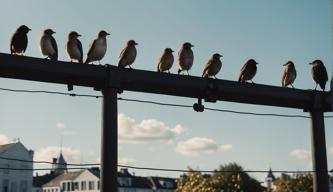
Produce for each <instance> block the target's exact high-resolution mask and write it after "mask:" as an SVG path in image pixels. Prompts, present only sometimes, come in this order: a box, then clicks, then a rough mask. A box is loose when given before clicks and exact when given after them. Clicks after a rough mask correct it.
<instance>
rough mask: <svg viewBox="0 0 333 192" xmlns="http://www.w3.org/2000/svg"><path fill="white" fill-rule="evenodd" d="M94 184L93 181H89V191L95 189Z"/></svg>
mask: <svg viewBox="0 0 333 192" xmlns="http://www.w3.org/2000/svg"><path fill="white" fill-rule="evenodd" d="M94 184H95V182H94V181H89V190H94V189H95V185H94Z"/></svg>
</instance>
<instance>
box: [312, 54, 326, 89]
mask: <svg viewBox="0 0 333 192" xmlns="http://www.w3.org/2000/svg"><path fill="white" fill-rule="evenodd" d="M309 64H310V65H312V71H311V72H312V79H313V80H314V81H315V82H316V87H315V90H317V86H318V84H319V85H320V87H321V89H322V90H323V91H325V86H326V82H327V81H328V75H327V71H326V68H325V65H324V63H323V62H322V61H321V60H314V61H313V62H311V63H309Z"/></svg>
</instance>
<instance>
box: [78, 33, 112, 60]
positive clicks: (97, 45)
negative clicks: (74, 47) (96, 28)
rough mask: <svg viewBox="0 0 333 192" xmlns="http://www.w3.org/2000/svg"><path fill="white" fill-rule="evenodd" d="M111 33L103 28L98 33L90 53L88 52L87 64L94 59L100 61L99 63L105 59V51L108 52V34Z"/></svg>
mask: <svg viewBox="0 0 333 192" xmlns="http://www.w3.org/2000/svg"><path fill="white" fill-rule="evenodd" d="M108 35H110V34H109V33H107V32H106V31H104V30H102V31H100V32H99V33H98V37H97V39H95V40H94V41H93V43H92V44H91V45H90V48H89V51H88V54H87V60H86V61H85V62H84V63H86V64H88V63H90V62H94V61H98V63H99V64H101V63H100V60H102V59H103V57H104V55H105V53H106V48H107V44H106V36H108Z"/></svg>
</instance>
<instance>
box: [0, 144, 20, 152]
mask: <svg viewBox="0 0 333 192" xmlns="http://www.w3.org/2000/svg"><path fill="white" fill-rule="evenodd" d="M16 144H17V143H8V144H4V145H0V154H1V153H4V152H5V151H7V150H8V149H10V148H11V147H13V146H15V145H16Z"/></svg>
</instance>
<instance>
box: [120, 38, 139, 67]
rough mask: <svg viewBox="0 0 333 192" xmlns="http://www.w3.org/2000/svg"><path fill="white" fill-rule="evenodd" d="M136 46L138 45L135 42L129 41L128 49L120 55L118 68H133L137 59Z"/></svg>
mask: <svg viewBox="0 0 333 192" xmlns="http://www.w3.org/2000/svg"><path fill="white" fill-rule="evenodd" d="M135 45H138V43H136V42H135V41H134V40H129V41H128V42H127V45H126V47H125V48H124V49H123V50H122V51H121V53H120V55H119V63H118V67H122V68H125V67H126V66H128V67H129V68H131V65H132V64H133V63H134V61H135V58H136V53H137V51H136V48H135Z"/></svg>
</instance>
